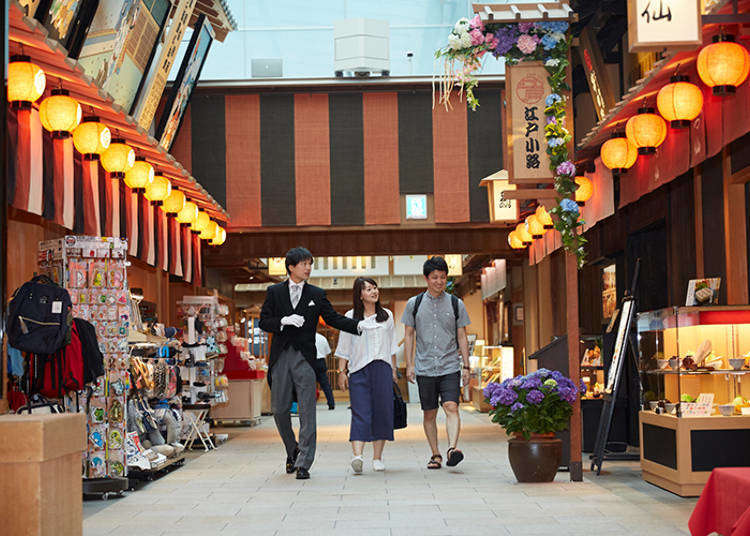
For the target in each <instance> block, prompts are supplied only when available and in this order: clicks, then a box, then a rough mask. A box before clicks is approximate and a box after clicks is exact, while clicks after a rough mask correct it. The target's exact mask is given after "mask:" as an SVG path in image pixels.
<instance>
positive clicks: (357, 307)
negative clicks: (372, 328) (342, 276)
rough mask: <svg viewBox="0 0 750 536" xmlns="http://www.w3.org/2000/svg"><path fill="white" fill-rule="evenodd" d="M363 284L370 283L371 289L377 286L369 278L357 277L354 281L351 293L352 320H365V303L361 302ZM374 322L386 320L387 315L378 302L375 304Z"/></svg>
mask: <svg viewBox="0 0 750 536" xmlns="http://www.w3.org/2000/svg"><path fill="white" fill-rule="evenodd" d="M365 283H370V284H371V285H372V286H373V287H376V288H377V286H378V284H377V283H376V282H375V280H374V279H370V278H369V277H358V278H357V279H355V280H354V290H353V291H352V295H353V301H354V319H355V320H363V319H364V318H365V303H364V302H363V301H362V291H363V290H364V288H365ZM375 320H377V321H378V322H385V321H386V320H388V313H387V312H386V310H385V309H383V306H382V305H380V300H378V301H377V302H375Z"/></svg>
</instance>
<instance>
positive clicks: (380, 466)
mask: <svg viewBox="0 0 750 536" xmlns="http://www.w3.org/2000/svg"><path fill="white" fill-rule="evenodd" d="M372 470H373V471H385V464H384V463H383V460H372Z"/></svg>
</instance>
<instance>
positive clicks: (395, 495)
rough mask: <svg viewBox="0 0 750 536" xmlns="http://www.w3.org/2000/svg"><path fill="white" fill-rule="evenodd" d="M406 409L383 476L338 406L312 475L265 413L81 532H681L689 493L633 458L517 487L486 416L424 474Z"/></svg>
mask: <svg viewBox="0 0 750 536" xmlns="http://www.w3.org/2000/svg"><path fill="white" fill-rule="evenodd" d="M409 414H410V416H409V420H410V425H409V427H408V428H407V429H406V430H400V431H398V432H397V433H396V441H395V442H394V443H391V444H388V445H387V446H386V449H385V455H384V461H385V463H386V467H387V469H386V472H385V473H373V472H372V467H371V464H370V463H366V466H365V467H366V470H365V473H364V474H363V475H361V476H355V475H353V474H352V473H351V471H350V470H349V469H348V462H349V459H350V449H349V444H348V443H347V442H346V440H347V438H348V420H349V413H348V411H347V410H346V409H345V406H344V405H339V406H338V407H337V409H336V410H335V411H328V410H327V409H326V408H325V407H324V406H319V407H318V455H317V459H316V462H315V464H314V465H313V467H312V470H311V475H312V478H311V479H310V480H307V481H298V480H295V479H294V476H293V475H287V474H286V473H285V472H284V469H283V463H282V462H283V459H284V454H283V452H282V448H281V443H280V441H279V440H278V437H277V435H276V431H275V428H274V426H273V420H272V419H270V418H264V421H263V423H262V424H261V425H260V426H258V427H254V428H239V429H233V430H232V432H231V439H230V441H228V442H227V443H225V444H224V445H222V446H220V447H219V448H218V449H217V450H216V451H213V452H210V453H208V454H205V455H203V456H200V457H198V458H196V459H194V460H192V461H190V462H189V463H187V464H186V465H185V466H184V467H182V468H180V469H177V470H176V471H174V472H172V473H171V474H169V475H167V476H165V477H164V478H161V479H160V480H158V481H155V482H152V483H149V484H148V485H146V486H145V487H143V488H142V489H140V490H138V491H136V492H133V493H128V494H127V496H126V497H124V498H122V499H115V500H110V501H93V502H86V503H84V534H85V535H87V536H93V535H105V534H106V535H113V536H114V535H122V536H135V535H139V534H143V535H148V536H157V535H163V536H168V535H175V536H176V535H180V536H192V535H201V536H207V535H213V534H219V535H232V536H234V535H242V536H246V535H248V534H254V535H255V534H259V535H266V534H267V535H274V536H282V535H290V536H291V535H295V536H297V535H306V534H321V535H322V534H326V535H327V534H332V535H336V534H340V535H349V534H353V535H358V536H359V535H362V536H365V535H371V534H373V535H375V534H376V535H382V536H401V535H404V536H420V535H423V534H424V535H429V536H442V535H463V534H466V535H471V536H482V535H488V536H489V535H492V536H502V535H532V534H549V535H557V534H575V535H576V536H587V535H591V536H609V535H619V536H625V535H629V536H636V535H637V536H644V535H658V536H676V535H687V534H688V531H687V520H688V517H689V515H690V512H691V511H692V508H693V505H694V504H695V500H694V499H682V498H680V497H677V496H676V495H673V494H671V493H669V492H666V491H663V490H661V489H659V488H656V487H654V486H651V485H650V484H647V483H645V482H643V480H641V478H640V474H639V470H638V464H637V463H607V464H605V469H606V470H607V471H608V473H607V474H606V475H605V474H603V475H602V476H599V477H597V476H595V475H591V474H589V473H586V475H585V481H584V482H583V483H571V482H569V476H568V474H567V473H560V474H558V476H557V479H556V480H555V482H554V483H551V484H518V483H516V482H515V479H514V477H513V473H512V472H511V469H510V466H509V465H508V460H507V443H506V441H505V436H504V434H503V432H502V430H501V429H500V428H499V427H497V426H495V425H492V424H490V423H489V421H488V419H487V416H486V415H482V414H477V413H472V412H469V411H464V412H463V422H464V431H463V436H462V442H461V446H462V450H463V451H464V454H465V455H466V460H464V462H462V463H461V464H460V465H459V466H458V467H457V468H455V469H453V470H448V469H446V468H443V469H441V470H439V471H428V470H427V469H426V468H425V464H426V462H427V458H428V450H427V447H426V443H425V441H424V438H423V434H422V428H421V420H420V418H419V417H420V416H419V411H418V407H416V406H409ZM442 443H443V444H444V443H445V440H444V439H443V441H442ZM443 449H445V447H443ZM365 454H366V457H365V458H366V459H367V455H371V450H369V449H368V450H366V451H365Z"/></svg>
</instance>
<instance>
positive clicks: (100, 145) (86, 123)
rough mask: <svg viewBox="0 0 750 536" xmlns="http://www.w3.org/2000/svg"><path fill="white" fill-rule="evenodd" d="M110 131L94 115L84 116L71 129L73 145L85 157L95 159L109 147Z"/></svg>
mask: <svg viewBox="0 0 750 536" xmlns="http://www.w3.org/2000/svg"><path fill="white" fill-rule="evenodd" d="M111 141H112V133H111V132H110V131H109V128H108V127H107V125H105V124H104V123H102V122H101V121H99V118H98V117H96V116H95V115H92V116H89V117H84V118H83V121H81V124H80V125H78V126H77V127H76V129H75V130H74V131H73V145H75V147H76V150H77V151H78V152H79V153H81V154H82V155H83V156H84V158H85V159H88V160H96V159H98V158H99V155H100V154H102V153H103V152H104V151H106V150H107V149H108V148H109V144H110V142H111Z"/></svg>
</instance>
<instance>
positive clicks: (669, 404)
mask: <svg viewBox="0 0 750 536" xmlns="http://www.w3.org/2000/svg"><path fill="white" fill-rule="evenodd" d="M664 409H665V410H666V411H667V413H668V414H669V415H674V414H675V411H676V410H677V404H675V403H674V402H667V403H666V404H664Z"/></svg>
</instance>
